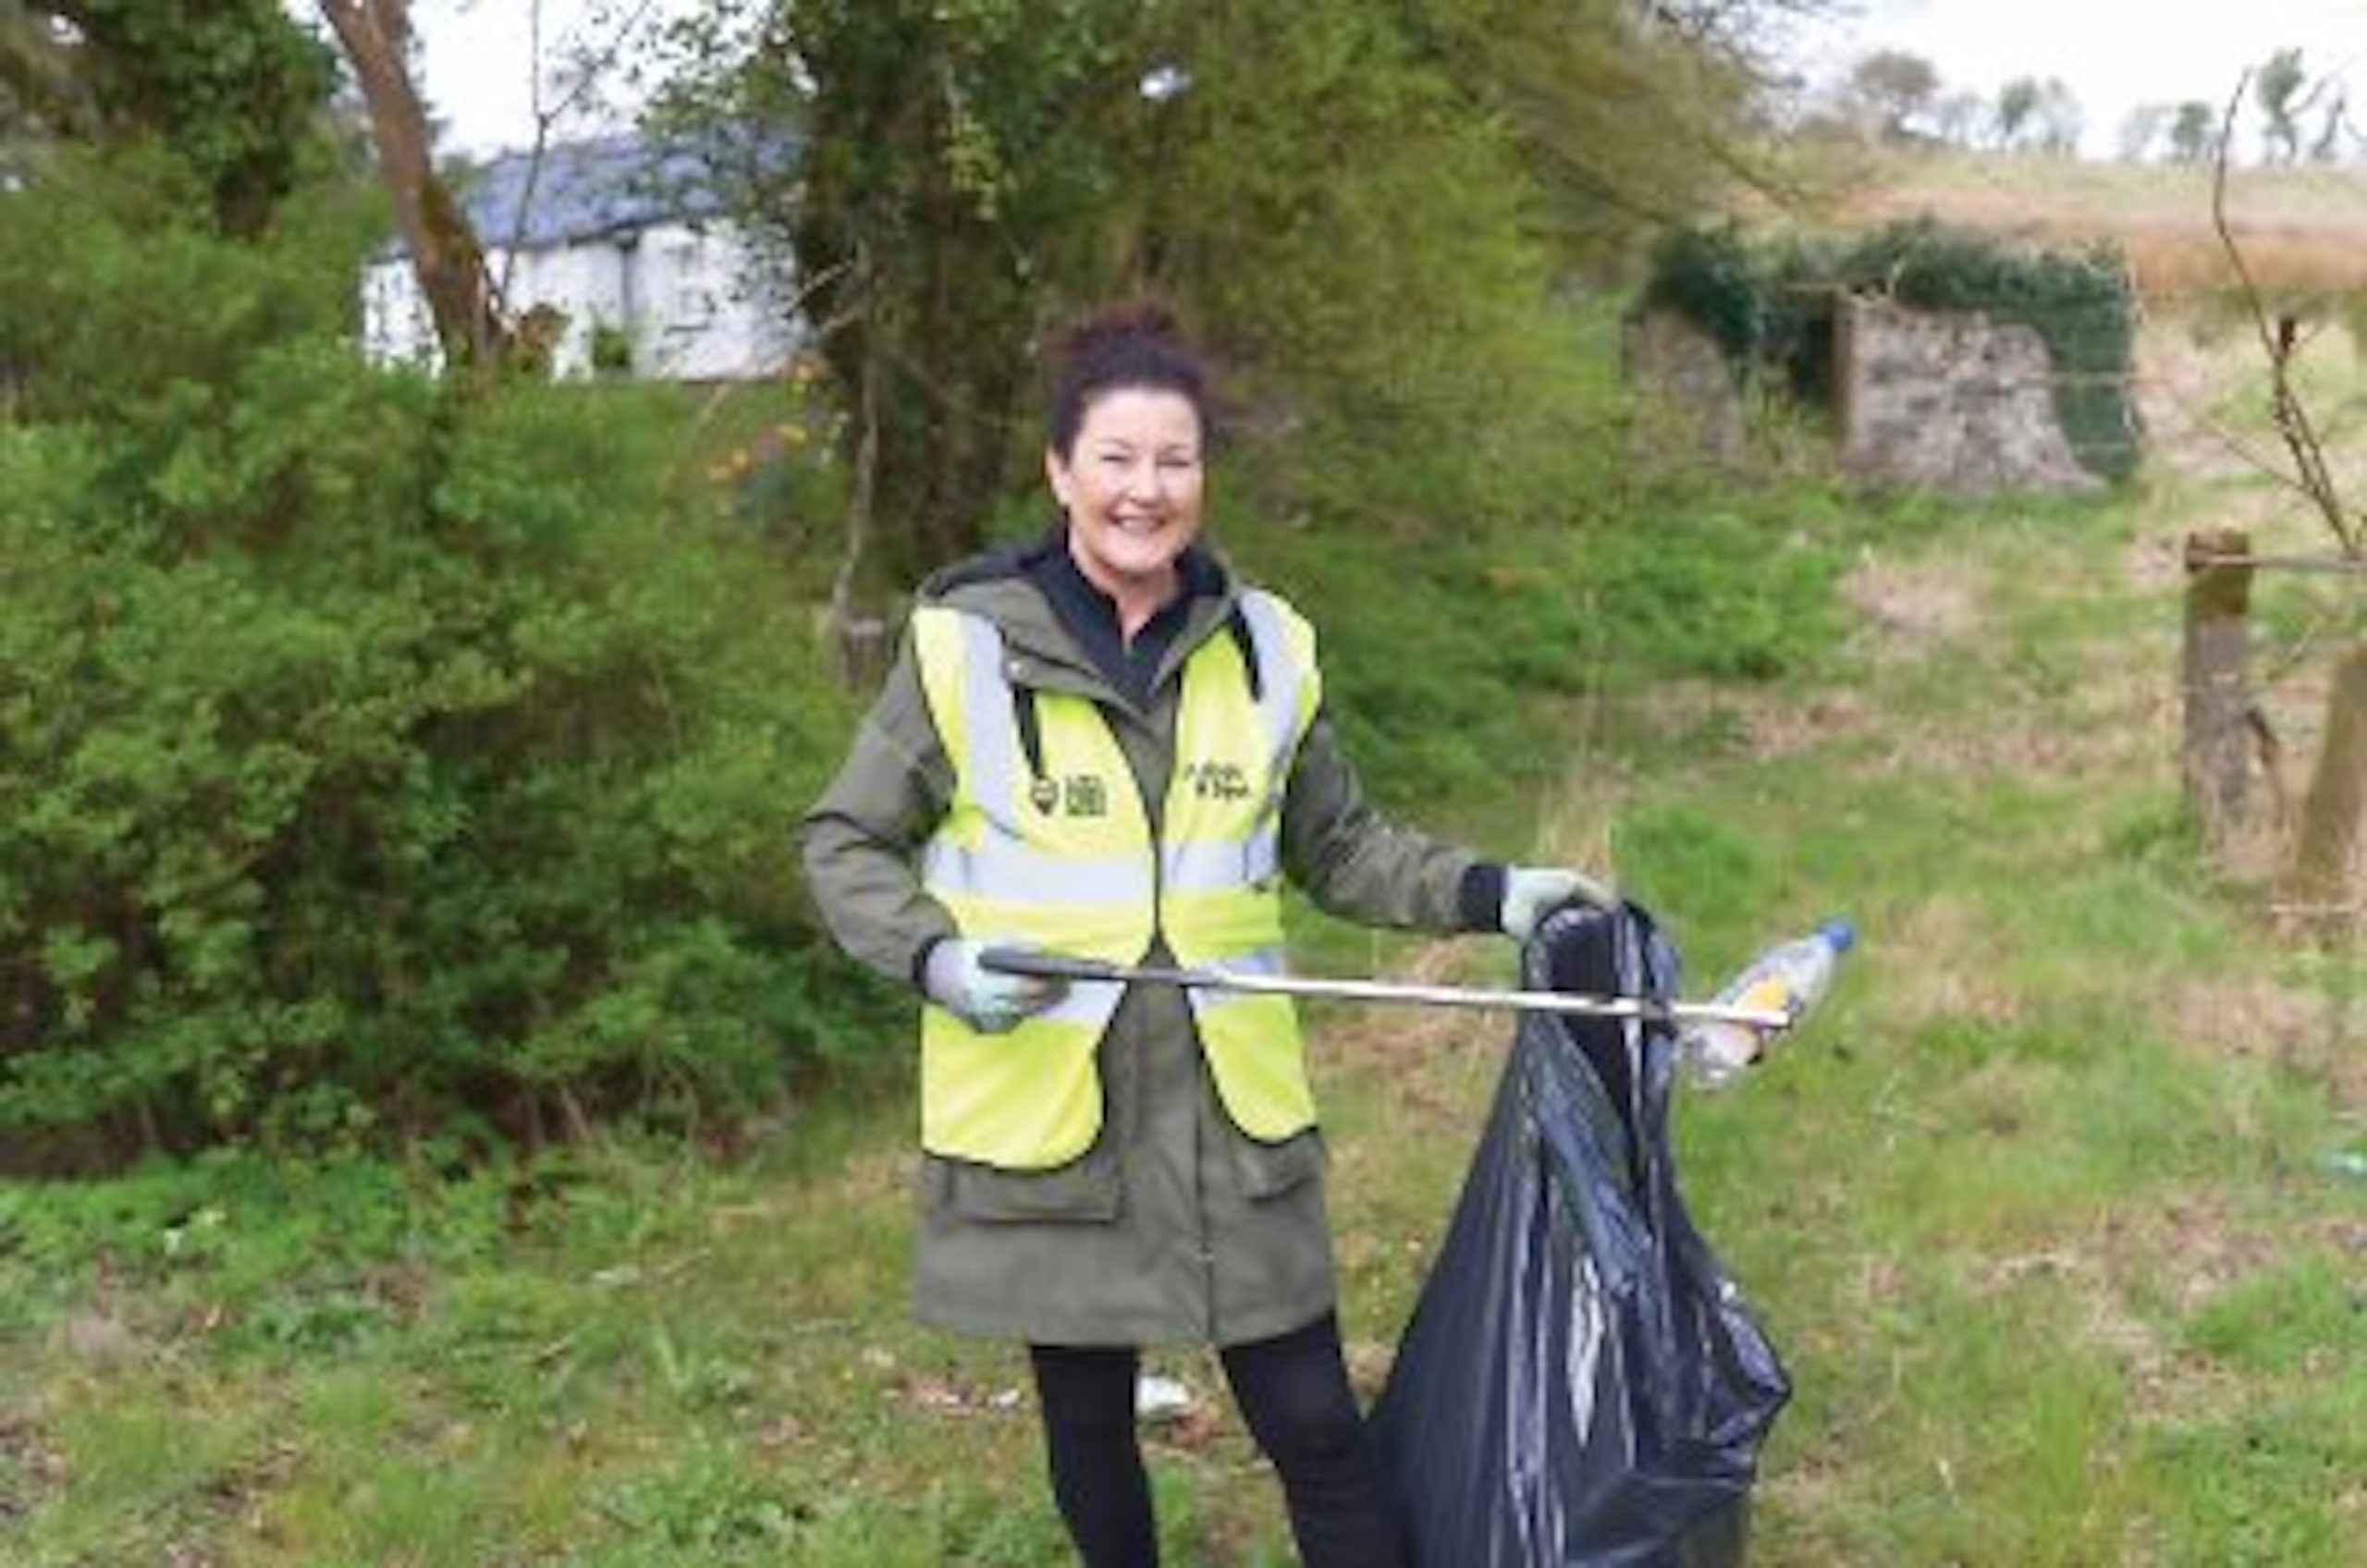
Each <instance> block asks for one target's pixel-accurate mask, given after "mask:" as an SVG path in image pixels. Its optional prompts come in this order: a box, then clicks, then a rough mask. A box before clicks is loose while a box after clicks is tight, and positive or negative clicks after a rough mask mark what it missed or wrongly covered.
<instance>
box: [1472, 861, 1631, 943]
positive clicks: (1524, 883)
mask: <svg viewBox="0 0 2367 1568" xmlns="http://www.w3.org/2000/svg"><path fill="white" fill-rule="evenodd" d="M1618 901H1619V895H1618V894H1616V893H1614V892H1613V891H1612V889H1611V886H1610V884H1608V883H1604V882H1598V881H1596V880H1595V879H1594V878H1593V877H1591V876H1584V875H1582V874H1581V873H1578V872H1576V871H1569V870H1565V869H1564V868H1563V867H1560V866H1538V865H1508V866H1506V867H1504V903H1503V909H1502V913H1500V914H1499V915H1498V916H1497V919H1496V924H1497V925H1501V926H1502V927H1503V932H1504V935H1505V936H1507V937H1511V938H1512V939H1513V940H1514V941H1515V942H1526V941H1527V940H1528V937H1529V933H1531V932H1533V931H1535V930H1536V929H1537V923H1538V922H1539V921H1540V920H1542V919H1544V918H1545V917H1546V916H1547V915H1548V914H1550V913H1552V912H1553V911H1554V910H1555V909H1557V908H1559V907H1560V906H1561V905H1563V904H1566V903H1581V904H1591V905H1592V906H1593V907H1595V908H1596V909H1609V908H1610V907H1611V906H1612V905H1613V904H1614V903H1616V902H1618Z"/></svg>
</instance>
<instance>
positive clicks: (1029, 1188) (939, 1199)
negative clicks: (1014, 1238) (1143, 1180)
mask: <svg viewBox="0 0 2367 1568" xmlns="http://www.w3.org/2000/svg"><path fill="white" fill-rule="evenodd" d="M927 1159H928V1187H927V1190H928V1195H929V1202H930V1204H931V1205H932V1207H936V1208H937V1209H938V1210H939V1211H940V1212H942V1213H948V1214H951V1215H954V1216H955V1217H957V1218H959V1219H973V1220H977V1221H979V1222H981V1223H984V1224H989V1225H992V1224H1024V1223H1026V1222H1029V1221H1055V1222H1058V1221H1067V1222H1072V1223H1081V1224H1095V1223H1106V1222H1108V1221H1110V1220H1112V1219H1117V1218H1118V1194H1119V1182H1118V1161H1117V1158H1116V1156H1115V1155H1114V1154H1112V1153H1111V1152H1110V1151H1109V1150H1107V1149H1105V1148H1103V1147H1102V1146H1101V1145H1099V1144H1097V1145H1094V1146H1093V1147H1092V1148H1090V1149H1087V1150H1086V1151H1085V1153H1084V1154H1082V1155H1080V1156H1078V1157H1077V1158H1075V1159H1073V1160H1071V1161H1069V1163H1068V1164H1066V1165H1063V1166H1060V1167H1057V1168H1055V1169H1053V1170H997V1169H995V1168H994V1167H993V1166H991V1165H974V1164H972V1163H970V1162H969V1161H967V1160H960V1159H945V1158H939V1157H938V1156H936V1155H930V1156H928V1157H927Z"/></svg>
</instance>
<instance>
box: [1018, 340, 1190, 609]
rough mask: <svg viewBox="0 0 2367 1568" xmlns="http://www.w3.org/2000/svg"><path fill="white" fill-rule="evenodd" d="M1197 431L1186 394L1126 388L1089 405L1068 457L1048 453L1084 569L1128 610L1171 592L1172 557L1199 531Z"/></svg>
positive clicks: (1073, 550)
mask: <svg viewBox="0 0 2367 1568" xmlns="http://www.w3.org/2000/svg"><path fill="white" fill-rule="evenodd" d="M1200 435H1201V432H1200V415H1199V410H1197V409H1196V408H1194V407H1193V404H1192V400H1191V399H1190V398H1186V397H1184V395H1183V394H1182V393H1180V392H1166V391H1160V390H1158V389H1156V388H1152V387H1146V386H1122V387H1119V388H1116V389H1115V390H1112V391H1109V392H1105V393H1103V394H1102V395H1101V396H1100V397H1098V398H1095V399H1094V400H1093V402H1092V403H1091V404H1089V405H1088V406H1087V407H1086V409H1085V419H1084V421H1083V423H1080V424H1079V425H1078V427H1077V435H1076V444H1075V445H1074V447H1072V448H1071V449H1070V451H1069V453H1068V454H1067V455H1066V456H1065V457H1063V456H1062V455H1061V453H1059V452H1057V451H1047V452H1046V453H1045V454H1044V472H1045V474H1046V476H1047V477H1049V479H1050V480H1051V483H1052V494H1054V495H1055V496H1059V497H1060V501H1061V507H1062V508H1065V509H1066V510H1067V512H1068V518H1069V552H1070V554H1071V555H1073V556H1074V557H1076V564H1077V570H1080V571H1082V572H1084V573H1085V580H1086V581H1087V582H1091V583H1092V584H1093V585H1094V586H1095V587H1097V588H1098V589H1100V590H1101V591H1102V592H1103V593H1105V594H1109V595H1110V597H1111V598H1113V599H1116V600H1118V601H1119V602H1120V603H1121V604H1122V605H1127V604H1142V603H1145V602H1148V603H1152V604H1157V603H1160V602H1163V601H1164V600H1165V599H1166V598H1168V597H1169V596H1170V595H1171V594H1172V593H1173V592H1174V588H1175V558H1176V557H1178V556H1180V555H1182V554H1183V553H1184V546H1185V545H1189V544H1190V543H1191V542H1192V541H1193V540H1194V539H1195V538H1196V537H1197V536H1198V534H1199V532H1200V503H1201V497H1202V491H1203V484H1204V482H1205V476H1204V474H1203V472H1202V470H1201V466H1200V462H1201V454H1200Z"/></svg>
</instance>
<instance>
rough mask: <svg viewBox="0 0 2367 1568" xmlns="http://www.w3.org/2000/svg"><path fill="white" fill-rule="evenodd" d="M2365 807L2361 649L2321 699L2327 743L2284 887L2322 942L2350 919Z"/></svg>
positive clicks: (2366, 653)
mask: <svg viewBox="0 0 2367 1568" xmlns="http://www.w3.org/2000/svg"><path fill="white" fill-rule="evenodd" d="M2362 803H2367V648H2354V649H2352V650H2351V652H2350V653H2349V654H2348V655H2345V656H2344V658H2343V661H2342V663H2341V664H2340V665H2339V666H2338V667H2336V670H2335V677H2334V690H2333V691H2332V692H2329V693H2328V694H2327V696H2326V732H2325V740H2324V741H2323V742H2322V743H2321V744H2320V746H2319V748H2318V766H2317V771H2316V772H2315V773H2313V774H2312V775H2311V778H2310V790H2309V793H2308V795H2307V796H2306V797H2304V799H2303V801H2302V802H2301V829H2300V837H2299V839H2297V840H2296V842H2295V844H2294V848H2293V864H2292V867H2291V869H2290V872H2289V874H2288V876H2287V881H2286V897H2285V900H2284V902H2285V904H2286V905H2287V908H2288V909H2290V910H2291V911H2292V913H2294V914H2295V915H2297V916H2298V917H2299V918H2300V921H2301V923H2302V924H2303V925H2305V926H2307V927H2309V928H2311V929H2312V930H2314V931H2316V932H2317V933H2318V934H2319V935H2320V936H2326V937H2332V936H2338V935H2340V934H2342V933H2343V932H2344V931H2346V930H2348V929H2349V927H2350V925H2351V918H2350V917H2351V916H2352V915H2353V914H2354V913H2355V911H2354V908H2353V895H2352V890H2351V886H2350V869H2351V863H2352V861H2353V860H2354V858H2355V857H2356V854H2357V851H2358V848H2359V814H2360V808H2361V804H2362Z"/></svg>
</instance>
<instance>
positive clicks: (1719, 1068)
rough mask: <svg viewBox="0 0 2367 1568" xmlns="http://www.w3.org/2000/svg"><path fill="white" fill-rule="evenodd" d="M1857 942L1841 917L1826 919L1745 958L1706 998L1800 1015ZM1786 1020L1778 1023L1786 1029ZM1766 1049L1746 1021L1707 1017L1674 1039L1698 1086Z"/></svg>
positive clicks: (1720, 1083)
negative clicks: (1741, 967) (1737, 971)
mask: <svg viewBox="0 0 2367 1568" xmlns="http://www.w3.org/2000/svg"><path fill="white" fill-rule="evenodd" d="M1857 940H1858V928H1857V927H1856V926H1854V925H1850V924H1849V922H1847V921H1846V920H1828V921H1826V922H1825V923H1824V924H1823V925H1820V926H1818V927H1817V928H1816V929H1815V930H1814V931H1812V932H1810V933H1809V935H1807V936H1805V937H1795V938H1794V939H1793V940H1791V941H1788V942H1779V943H1777V944H1776V945H1775V946H1774V947H1772V948H1770V949H1767V950H1766V951H1765V952H1763V953H1761V954H1760V955H1759V956H1758V957H1757V958H1755V959H1753V960H1751V961H1750V962H1749V964H1748V966H1746V967H1745V968H1744V970H1743V972H1742V973H1741V974H1737V975H1735V977H1734V978H1733V979H1731V980H1729V981H1727V982H1726V984H1725V986H1724V987H1723V988H1722V989H1721V990H1720V991H1719V992H1718V994H1717V995H1716V996H1715V997H1713V998H1711V1001H1712V1002H1713V1003H1714V1004H1715V1005H1717V1006H1719V1007H1735V1008H1748V1009H1750V1010H1752V1011H1757V1012H1778V1013H1782V1014H1783V1015H1784V1017H1785V1018H1787V1019H1789V1020H1791V1022H1792V1023H1798V1022H1799V1018H1800V1015H1801V1014H1802V1013H1804V1012H1806V1011H1808V1010H1809V1008H1810V1007H1812V1006H1814V1005H1815V1004H1816V1001H1817V998H1820V997H1821V996H1823V995H1824V993H1825V992H1826V991H1827V990H1828V989H1830V988H1831V987H1832V985H1833V971H1834V966H1835V965H1836V964H1838V963H1839V962H1840V961H1841V955H1842V954H1843V953H1846V952H1847V951H1848V950H1849V949H1850V948H1851V947H1852V946H1853V945H1854V944H1855V943H1856V942H1857ZM1790 1026H1791V1024H1790V1023H1787V1024H1785V1025H1784V1027H1785V1028H1789V1027H1790ZM1765 1049H1766V1034H1765V1032H1764V1031H1762V1030H1760V1029H1756V1028H1753V1027H1752V1026H1751V1025H1749V1024H1748V1023H1715V1022H1711V1021H1709V1020H1702V1021H1700V1022H1698V1023H1688V1024H1686V1026H1685V1028H1684V1030H1683V1031H1682V1032H1681V1033H1679V1034H1678V1035H1677V1037H1676V1059H1677V1061H1678V1062H1679V1063H1680V1064H1681V1065H1682V1066H1683V1068H1684V1069H1685V1073H1686V1078H1688V1079H1689V1080H1690V1081H1691V1082H1692V1083H1693V1084H1695V1086H1697V1087H1699V1088H1703V1089H1723V1088H1724V1087H1725V1086H1726V1085H1727V1084H1731V1083H1733V1082H1734V1081H1735V1078H1737V1077H1739V1076H1740V1075H1741V1073H1742V1071H1743V1069H1745V1068H1747V1067H1748V1066H1750V1065H1751V1064H1752V1063H1753V1062H1756V1061H1757V1060H1759V1058H1760V1054H1761V1053H1762V1052H1763V1051H1764V1050H1765Z"/></svg>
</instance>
